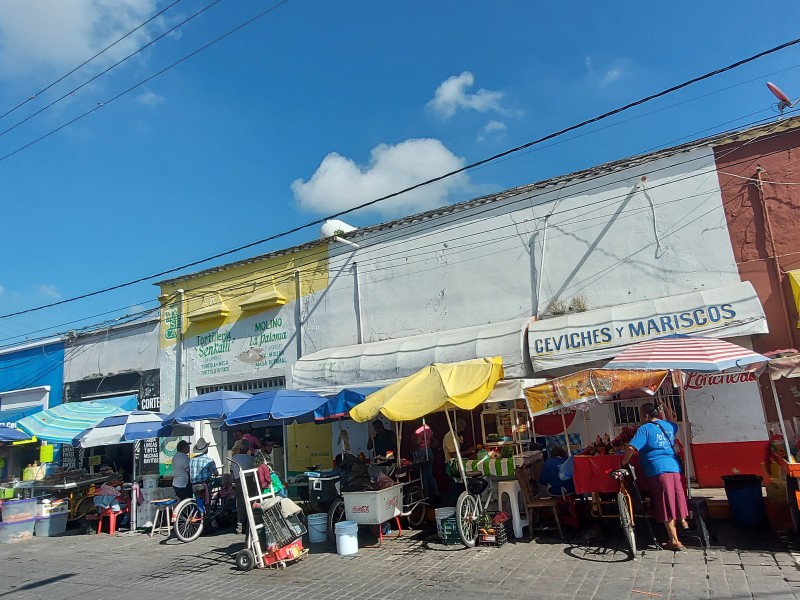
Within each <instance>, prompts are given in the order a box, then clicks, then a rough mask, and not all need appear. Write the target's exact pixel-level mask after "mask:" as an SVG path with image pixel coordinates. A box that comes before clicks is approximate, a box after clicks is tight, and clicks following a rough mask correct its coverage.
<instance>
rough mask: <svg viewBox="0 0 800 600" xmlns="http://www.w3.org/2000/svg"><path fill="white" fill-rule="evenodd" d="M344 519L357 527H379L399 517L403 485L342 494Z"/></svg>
mask: <svg viewBox="0 0 800 600" xmlns="http://www.w3.org/2000/svg"><path fill="white" fill-rule="evenodd" d="M342 497H343V498H344V510H345V514H344V518H345V520H347V521H355V522H356V523H358V524H359V525H380V524H381V523H384V522H386V521H389V520H390V519H393V518H395V517H399V516H400V513H401V512H402V509H403V484H402V483H401V484H398V485H393V486H391V487H388V488H386V489H383V490H376V491H369V492H342Z"/></svg>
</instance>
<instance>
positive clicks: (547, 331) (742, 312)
mask: <svg viewBox="0 0 800 600" xmlns="http://www.w3.org/2000/svg"><path fill="white" fill-rule="evenodd" d="M766 331H767V327H766V318H765V317H764V310H763V309H762V307H761V303H760V302H759V300H758V297H757V296H756V293H755V290H753V287H752V285H751V284H750V283H749V282H743V283H739V284H734V285H731V286H727V287H724V288H716V289H713V290H703V291H698V292H691V293H688V294H681V295H679V296H669V297H667V298H659V299H657V300H648V301H645V302H636V303H632V304H622V305H619V306H613V307H609V308H604V309H599V310H591V311H586V312H582V313H575V314H570V315H565V316H562V317H554V318H552V319H544V320H541V321H533V322H531V324H530V325H529V327H528V349H529V352H530V357H531V362H532V363H533V368H534V371H543V370H547V369H553V368H558V367H563V366H569V365H573V364H581V363H588V362H593V361H599V360H605V359H610V358H613V357H614V356H616V354H618V353H619V347H620V346H627V345H629V344H635V343H636V342H641V341H644V340H649V339H654V338H658V337H662V336H665V335H671V334H676V333H681V334H698V335H703V336H707V337H719V338H728V337H736V336H740V335H752V334H756V333H766Z"/></svg>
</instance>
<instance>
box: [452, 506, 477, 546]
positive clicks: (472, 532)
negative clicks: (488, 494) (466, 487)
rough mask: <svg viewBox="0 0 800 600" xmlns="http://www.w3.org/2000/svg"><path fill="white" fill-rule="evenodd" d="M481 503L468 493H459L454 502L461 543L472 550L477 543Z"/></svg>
mask: <svg viewBox="0 0 800 600" xmlns="http://www.w3.org/2000/svg"><path fill="white" fill-rule="evenodd" d="M480 506H481V503H480V502H479V501H478V499H477V498H475V496H473V495H472V494H470V493H469V492H461V495H460V496H459V497H458V502H456V527H457V529H458V536H459V537H460V538H461V543H462V544H464V545H465V546H466V547H467V548H472V547H474V546H475V544H476V542H477V541H478V519H479V518H480V514H481V511H480Z"/></svg>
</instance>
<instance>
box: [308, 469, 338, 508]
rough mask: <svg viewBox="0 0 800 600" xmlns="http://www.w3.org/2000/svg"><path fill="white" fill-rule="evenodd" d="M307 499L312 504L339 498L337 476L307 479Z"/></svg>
mask: <svg viewBox="0 0 800 600" xmlns="http://www.w3.org/2000/svg"><path fill="white" fill-rule="evenodd" d="M308 497H309V500H311V502H313V503H314V504H319V503H320V502H333V501H334V500H336V498H338V497H339V476H338V475H337V476H335V477H309V478H308Z"/></svg>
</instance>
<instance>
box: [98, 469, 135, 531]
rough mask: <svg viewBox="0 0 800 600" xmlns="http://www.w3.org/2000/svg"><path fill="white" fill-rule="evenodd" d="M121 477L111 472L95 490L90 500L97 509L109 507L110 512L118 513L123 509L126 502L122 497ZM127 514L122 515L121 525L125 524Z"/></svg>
mask: <svg viewBox="0 0 800 600" xmlns="http://www.w3.org/2000/svg"><path fill="white" fill-rule="evenodd" d="M121 490H122V479H121V478H120V476H119V475H117V474H116V473H111V474H110V475H109V476H108V479H107V480H106V482H105V483H104V484H103V485H101V486H100V489H98V490H97V494H95V496H94V498H93V499H92V501H93V502H94V505H95V506H96V507H97V508H98V511H99V510H100V509H103V508H110V509H111V511H112V512H115V513H118V512H120V511H122V510H125V508H126V506H127V505H126V504H125V501H124V499H123V497H122V491H121ZM126 521H127V515H126V516H125V517H123V521H122V523H121V524H122V525H125V524H126Z"/></svg>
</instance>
